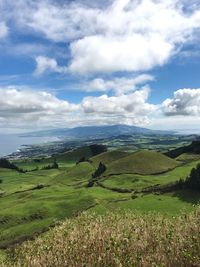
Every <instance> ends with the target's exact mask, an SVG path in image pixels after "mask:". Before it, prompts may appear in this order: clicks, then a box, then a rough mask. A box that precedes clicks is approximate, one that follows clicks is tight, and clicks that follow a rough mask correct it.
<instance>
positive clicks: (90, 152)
mask: <svg viewBox="0 0 200 267" xmlns="http://www.w3.org/2000/svg"><path fill="white" fill-rule="evenodd" d="M105 151H106V147H105V146H103V145H90V146H84V147H80V148H76V149H73V150H70V151H67V152H65V153H62V154H58V155H55V156H54V157H55V158H56V159H57V160H58V161H78V160H80V159H81V158H83V157H84V158H85V159H88V158H90V157H93V156H95V155H98V154H100V153H103V152H105Z"/></svg>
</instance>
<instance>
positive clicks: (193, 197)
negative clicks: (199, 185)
mask: <svg viewBox="0 0 200 267" xmlns="http://www.w3.org/2000/svg"><path fill="white" fill-rule="evenodd" d="M172 197H178V198H179V199H180V200H181V201H184V202H189V203H192V204H194V205H197V204H200V192H198V191H193V190H180V191H176V192H174V193H173V194H172Z"/></svg>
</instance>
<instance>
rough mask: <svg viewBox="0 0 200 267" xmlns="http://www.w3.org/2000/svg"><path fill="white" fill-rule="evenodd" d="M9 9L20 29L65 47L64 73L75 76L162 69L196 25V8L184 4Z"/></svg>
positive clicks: (36, 4)
mask: <svg viewBox="0 0 200 267" xmlns="http://www.w3.org/2000/svg"><path fill="white" fill-rule="evenodd" d="M4 2H5V1H4ZM8 2H9V1H8ZM97 2H98V3H99V2H100V1H97ZM12 7H13V10H14V12H12V17H13V18H14V19H15V21H16V25H18V27H19V28H20V29H21V28H22V29H26V30H29V31H30V32H31V33H35V34H40V35H41V34H42V35H43V36H44V37H45V38H47V39H49V40H52V41H54V42H65V43H69V44H70V49H71V63H70V64H69V66H68V67H69V70H71V71H72V72H77V73H81V74H88V73H98V72H100V73H103V72H118V71H135V72H137V71H145V70H150V69H152V68H154V67H156V66H162V65H163V64H165V63H166V62H168V60H170V58H171V57H172V56H173V55H175V54H176V53H177V52H178V51H179V50H180V49H181V46H182V45H184V44H185V43H187V42H188V41H190V42H191V41H192V40H193V38H194V31H195V35H197V36H198V32H197V31H198V30H199V27H200V6H199V5H198V4H197V3H196V2H194V1H193V2H192V4H191V7H190V8H188V3H187V2H186V1H185V0H184V1H183V0H165V1H163V0H139V1H135V0H113V1H109V2H108V4H106V5H99V4H93V5H91V4H89V1H72V2H71V1H70V2H64V3H63V2H55V1H50V0H40V1H39V0H36V1H33V0H30V1H22V0H19V1H17V2H16V3H13V1H12ZM21 10H23V12H21ZM197 39H199V38H197ZM196 41H197V40H195V42H196ZM53 68H54V67H53Z"/></svg>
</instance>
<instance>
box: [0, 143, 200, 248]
mask: <svg viewBox="0 0 200 267" xmlns="http://www.w3.org/2000/svg"><path fill="white" fill-rule="evenodd" d="M81 157H84V161H83V162H80V163H78V164H77V161H79V159H80V158H81ZM188 158H190V160H189V161H188ZM55 159H56V161H57V163H58V165H59V168H58V169H49V170H43V168H44V167H45V166H47V165H48V164H51V163H52V162H53V161H54V160H55ZM185 159H186V160H185ZM100 162H102V163H103V164H105V166H106V171H105V172H104V173H103V174H102V175H101V176H100V177H98V181H99V182H100V183H101V184H102V185H103V187H102V186H101V184H100V185H99V184H98V183H94V185H93V186H92V187H88V181H89V180H90V179H91V177H92V174H93V173H94V171H95V170H96V168H97V167H98V164H99V163H100ZM199 162H200V159H198V158H197V156H196V155H194V156H193V158H192V155H190V156H187V157H186V156H184V157H183V159H180V157H179V159H178V160H176V159H170V158H168V157H167V156H165V155H163V154H161V153H158V152H154V151H147V150H146V151H144V150H141V151H138V152H132V153H128V152H124V151H120V150H116V151H108V152H103V153H100V154H99V155H96V156H93V155H92V153H91V151H90V149H89V148H88V147H84V148H80V149H78V150H73V151H68V152H66V153H63V154H59V155H56V156H55V155H54V156H53V157H49V158H43V159H25V160H19V161H15V162H14V163H15V164H16V165H17V166H18V167H20V168H23V169H24V170H26V172H25V173H20V172H17V171H15V170H10V169H3V168H1V169H0V177H1V181H2V182H1V184H0V195H1V197H0V205H1V210H0V231H1V235H0V247H1V248H7V247H9V246H11V245H13V244H15V243H19V242H22V241H24V240H26V239H30V238H32V237H34V236H36V235H39V234H40V233H41V232H44V231H47V230H48V229H49V227H53V226H54V225H56V224H57V223H59V222H60V221H62V220H64V219H66V218H71V217H74V216H78V215H79V214H80V213H81V212H83V211H85V210H87V211H88V212H93V211H95V212H96V213H100V214H102V213H106V212H107V211H113V210H118V211H119V212H123V210H126V211H131V212H141V213H145V212H149V211H152V212H158V213H162V214H167V215H168V216H171V215H173V216H174V215H178V214H180V213H181V212H182V210H186V211H187V212H188V211H192V210H194V209H195V205H197V204H198V202H199V200H200V193H197V192H196V193H195V192H192V191H189V190H180V191H176V192H170V193H166V194H159V195H157V194H152V193H149V194H145V193H138V194H137V195H136V196H135V197H132V193H131V191H134V190H137V189H140V190H141V189H144V188H147V187H149V186H152V185H158V184H159V185H165V184H168V183H170V182H175V181H177V180H179V179H180V178H181V179H185V178H186V177H187V176H188V175H189V173H190V171H191V169H192V168H193V167H195V166H196V165H197V163H199ZM104 186H105V187H106V188H104ZM113 187H114V188H115V189H130V192H128V193H127V192H123V193H122V192H117V191H115V190H112V188H113Z"/></svg>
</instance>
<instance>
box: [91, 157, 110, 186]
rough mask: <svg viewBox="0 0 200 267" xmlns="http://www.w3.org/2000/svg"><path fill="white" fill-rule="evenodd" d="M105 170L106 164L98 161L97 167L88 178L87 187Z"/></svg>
mask: <svg viewBox="0 0 200 267" xmlns="http://www.w3.org/2000/svg"><path fill="white" fill-rule="evenodd" d="M105 171H106V165H105V164H103V163H102V162H100V163H99V166H98V168H97V169H96V170H95V172H94V173H93V174H92V179H90V180H89V182H88V187H92V186H93V185H94V182H95V180H97V178H98V177H99V176H101V175H102V174H103V173H104V172H105Z"/></svg>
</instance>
